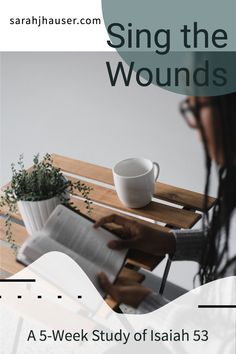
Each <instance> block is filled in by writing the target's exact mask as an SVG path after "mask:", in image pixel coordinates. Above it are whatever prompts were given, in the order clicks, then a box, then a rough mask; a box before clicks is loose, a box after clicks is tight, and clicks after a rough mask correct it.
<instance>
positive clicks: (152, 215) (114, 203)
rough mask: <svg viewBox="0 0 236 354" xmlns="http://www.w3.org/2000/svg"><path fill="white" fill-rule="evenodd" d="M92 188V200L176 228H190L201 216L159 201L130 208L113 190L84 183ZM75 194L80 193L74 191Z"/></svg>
mask: <svg viewBox="0 0 236 354" xmlns="http://www.w3.org/2000/svg"><path fill="white" fill-rule="evenodd" d="M68 178H69V179H70V180H72V181H77V179H76V178H74V177H68ZM86 184H87V186H90V187H92V188H93V190H92V191H91V193H90V198H91V200H92V201H95V202H97V203H101V204H104V205H106V206H109V207H112V208H116V209H119V210H122V211H125V212H130V213H133V214H136V215H139V216H142V217H146V218H149V219H152V220H154V221H159V222H163V223H166V224H168V225H172V226H173V227H177V228H185V229H187V228H191V227H192V226H193V225H195V224H196V222H197V221H198V220H199V219H200V218H201V215H200V214H197V213H195V212H193V211H189V210H185V209H181V208H176V207H173V206H170V205H166V204H162V203H159V202H154V201H153V202H151V203H149V204H148V205H147V206H146V207H144V208H139V209H130V208H127V207H126V206H125V205H123V204H122V203H121V201H120V200H119V198H118V197H117V194H116V192H115V191H114V190H111V189H109V188H105V187H102V186H98V185H96V184H93V183H88V182H87V183H86ZM75 195H80V194H79V193H77V192H76V191H75Z"/></svg>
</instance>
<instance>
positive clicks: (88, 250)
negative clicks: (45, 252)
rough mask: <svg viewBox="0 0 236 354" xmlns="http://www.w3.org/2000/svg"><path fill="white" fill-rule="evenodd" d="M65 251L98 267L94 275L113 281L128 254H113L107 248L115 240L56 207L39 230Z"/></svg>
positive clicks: (102, 230) (90, 224)
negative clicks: (77, 255)
mask: <svg viewBox="0 0 236 354" xmlns="http://www.w3.org/2000/svg"><path fill="white" fill-rule="evenodd" d="M42 232H43V234H46V235H47V236H49V237H51V238H52V239H54V240H56V241H57V242H59V243H60V244H62V245H64V246H65V247H67V248H68V249H71V250H73V251H74V252H75V253H77V254H79V255H80V256H82V257H84V258H85V259H87V260H89V261H90V262H92V263H93V264H94V265H96V266H97V272H99V271H105V272H106V273H107V274H108V275H110V280H111V281H112V280H114V278H115V277H116V275H117V273H118V272H119V270H120V268H121V267H122V264H123V262H124V259H125V256H126V253H127V251H126V250H120V251H114V250H111V249H109V248H108V247H107V243H108V241H110V240H113V239H116V238H117V237H116V236H115V235H113V234H112V233H111V232H109V231H107V230H105V229H103V228H99V229H94V227H93V223H92V222H91V221H89V220H87V219H86V218H84V217H83V216H81V215H79V214H77V213H75V212H74V211H71V210H70V209H68V208H66V207H64V206H63V205H59V206H57V208H56V209H55V210H54V212H53V213H52V215H51V216H50V218H49V219H48V221H47V224H46V226H45V227H44V229H43V230H42Z"/></svg>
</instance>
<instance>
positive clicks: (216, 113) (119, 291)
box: [95, 93, 236, 312]
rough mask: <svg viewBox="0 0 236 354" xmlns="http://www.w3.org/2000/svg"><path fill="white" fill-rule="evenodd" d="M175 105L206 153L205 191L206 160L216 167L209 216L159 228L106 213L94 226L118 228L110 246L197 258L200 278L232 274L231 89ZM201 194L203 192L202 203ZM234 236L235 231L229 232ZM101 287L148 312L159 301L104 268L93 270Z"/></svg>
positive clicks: (235, 116) (235, 132) (235, 129)
mask: <svg viewBox="0 0 236 354" xmlns="http://www.w3.org/2000/svg"><path fill="white" fill-rule="evenodd" d="M180 111H181V113H182V115H183V117H184V119H185V120H186V122H187V123H188V125H189V126H190V127H191V128H194V129H196V130H197V132H198V134H199V136H200V138H201V141H202V143H203V146H204V149H205V155H206V169H207V180H206V188H205V195H206V196H207V194H208V187H209V181H210V171H211V162H212V161H214V162H215V163H216V165H217V167H218V175H219V187H218V201H217V204H216V206H215V208H214V212H213V216H212V219H211V221H209V217H208V214H207V212H205V214H204V218H203V220H204V222H203V230H201V231H193V230H182V231H181V230H180V231H175V230H173V231H172V232H160V231H157V230H154V229H152V228H149V227H147V226H144V225H142V224H141V223H139V222H136V221H131V220H128V219H126V218H124V217H121V216H118V215H111V216H108V217H105V218H103V219H101V220H99V221H98V222H97V223H96V224H95V227H99V226H101V225H104V224H106V223H111V222H113V223H116V224H118V225H120V226H121V227H122V228H123V236H122V239H121V240H118V241H111V242H110V243H109V244H108V247H110V248H113V249H121V248H134V249H137V250H142V251H145V252H147V253H150V254H153V255H165V254H167V253H168V254H171V255H173V260H191V261H198V262H199V272H198V276H199V279H200V283H201V284H205V283H207V282H209V281H212V280H215V279H218V278H221V277H224V276H228V275H236V254H231V249H230V239H231V238H232V237H233V235H230V223H231V220H232V218H233V217H234V216H233V211H234V209H235V207H236V94H235V93H234V94H229V95H225V96H219V97H189V98H188V99H187V100H185V101H184V102H183V103H182V104H181V107H180ZM206 202H207V197H205V203H206ZM235 237H236V236H235ZM99 280H100V283H101V286H102V288H103V289H104V290H105V291H106V292H107V293H109V294H110V295H111V296H112V297H113V298H114V299H115V300H117V301H118V302H122V303H126V304H127V305H131V306H133V307H138V309H139V312H148V311H151V310H154V309H155V308H158V307H160V306H162V305H163V304H164V303H166V302H165V299H163V298H161V297H160V296H159V295H157V294H155V293H153V292H152V291H151V290H150V289H147V288H145V287H143V286H142V285H140V284H129V283H128V284H125V283H123V284H116V285H113V284H111V283H110V282H109V280H108V278H107V276H106V275H105V274H100V275H99Z"/></svg>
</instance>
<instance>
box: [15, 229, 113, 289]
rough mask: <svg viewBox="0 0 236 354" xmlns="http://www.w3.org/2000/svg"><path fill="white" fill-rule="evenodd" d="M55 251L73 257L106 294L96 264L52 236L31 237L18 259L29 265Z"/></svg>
mask: <svg viewBox="0 0 236 354" xmlns="http://www.w3.org/2000/svg"><path fill="white" fill-rule="evenodd" d="M53 251H57V252H63V253H65V254H67V255H68V256H69V257H71V258H72V259H73V260H74V261H75V262H76V263H77V264H78V265H79V266H80V267H81V268H82V269H83V270H84V272H85V273H86V274H87V276H88V277H89V278H90V280H91V281H92V283H93V284H94V286H95V287H96V288H97V290H98V291H99V292H100V294H101V295H102V296H103V295H105V294H104V292H103V291H102V290H101V288H100V286H99V283H98V278H97V273H98V268H97V266H96V264H93V263H92V262H90V261H89V260H87V259H86V258H84V257H82V256H80V255H79V254H77V253H75V252H74V251H72V250H70V249H68V248H67V247H64V246H63V245H62V244H60V243H59V242H57V241H55V240H54V239H52V238H50V237H47V236H36V237H31V238H29V239H28V240H27V241H26V243H25V244H24V245H23V246H22V247H21V249H20V251H19V252H18V255H17V259H18V260H19V261H20V262H23V263H24V264H26V265H29V264H31V263H32V262H34V261H36V260H37V259H38V258H39V257H41V256H43V255H44V254H45V253H47V252H53ZM101 270H102V271H105V269H103V268H101ZM107 275H108V277H109V279H110V280H111V281H113V280H114V276H113V275H112V274H111V273H110V272H108V274H107Z"/></svg>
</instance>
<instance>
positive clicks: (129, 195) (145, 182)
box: [112, 158, 160, 208]
mask: <svg viewBox="0 0 236 354" xmlns="http://www.w3.org/2000/svg"><path fill="white" fill-rule="evenodd" d="M112 172H113V178H114V184H115V188H116V192H117V195H118V197H119V199H120V201H121V202H122V203H123V204H125V205H126V206H127V207H129V208H142V207H144V206H146V205H147V204H149V203H150V202H151V200H152V197H153V193H154V188H155V182H156V181H157V179H158V176H159V173H160V166H159V164H158V163H157V162H152V161H150V160H147V159H143V158H130V159H126V160H122V161H120V162H118V163H117V164H116V165H115V166H114V167H113V169H112Z"/></svg>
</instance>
